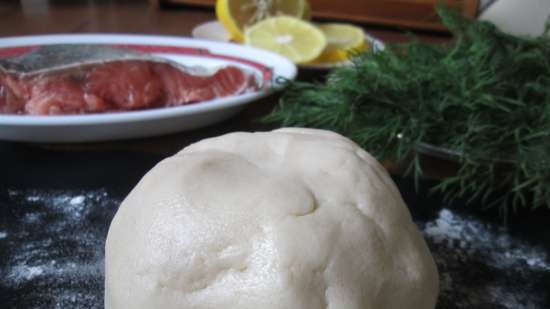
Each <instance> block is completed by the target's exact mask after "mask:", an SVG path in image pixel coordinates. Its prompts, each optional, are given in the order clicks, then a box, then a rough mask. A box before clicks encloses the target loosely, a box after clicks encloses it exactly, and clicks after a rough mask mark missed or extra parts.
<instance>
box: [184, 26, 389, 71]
mask: <svg viewBox="0 0 550 309" xmlns="http://www.w3.org/2000/svg"><path fill="white" fill-rule="evenodd" d="M191 35H192V36H193V37H194V38H197V39H204V40H211V41H218V42H229V40H230V36H229V33H228V32H227V30H225V28H224V27H223V25H222V24H221V23H220V22H218V21H215V20H214V21H208V22H204V23H202V24H199V25H197V26H196V27H195V28H194V29H193V32H192V33H191ZM365 37H366V39H367V41H368V42H369V43H370V45H371V46H372V48H373V49H374V50H375V51H378V50H383V49H384V46H385V45H384V43H383V42H382V41H380V40H379V39H376V38H375V37H373V36H371V35H369V34H368V33H365ZM349 63H350V62H349V61H344V62H340V63H327V64H300V65H298V66H299V67H300V69H306V70H330V69H333V68H335V67H339V66H343V65H347V64H349Z"/></svg>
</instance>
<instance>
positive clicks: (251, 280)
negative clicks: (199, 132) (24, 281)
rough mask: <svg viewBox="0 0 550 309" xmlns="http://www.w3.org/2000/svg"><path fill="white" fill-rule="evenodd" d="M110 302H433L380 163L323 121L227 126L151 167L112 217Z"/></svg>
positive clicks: (415, 242) (184, 305)
mask: <svg viewBox="0 0 550 309" xmlns="http://www.w3.org/2000/svg"><path fill="white" fill-rule="evenodd" d="M105 271H106V274H105V275H106V276H105V277H106V279H105V307H106V309H128V308H132V309H218V308H223V309H258V308H262V309H322V308H328V309H403V308H411V309H412V308H414V309H433V308H434V307H435V302H436V298H437V294H438V274H437V269H436V266H435V263H434V261H433V259H432V257H431V255H430V252H429V250H428V248H427V246H426V244H425V242H424V240H423V238H422V236H421V234H420V233H419V232H418V230H417V228H416V226H415V225H414V223H413V222H412V220H411V216H410V213H409V212H408V209H407V208H406V206H405V204H404V202H403V200H402V198H401V195H400V194H399V192H398V190H397V188H396V186H395V185H394V183H393V182H392V180H391V178H390V177H389V176H388V174H387V172H386V171H385V170H384V168H383V167H382V166H381V165H380V164H379V163H378V162H377V161H376V160H375V159H374V158H372V157H371V156H370V155H369V154H368V153H366V152H365V151H364V150H362V149H360V148H359V147H358V146H357V145H356V144H354V143H353V142H351V141H350V140H348V139H346V138H344V137H342V136H340V135H337V134H335V133H332V132H328V131H320V130H312V129H290V128H286V129H280V130H276V131H273V132H265V133H232V134H228V135H224V136H220V137H216V138H211V139H206V140H203V141H201V142H198V143H196V144H193V145H191V146H189V147H187V148H185V149H184V150H182V151H181V152H179V153H178V154H177V155H175V156H173V157H170V158H168V159H165V160H164V161H162V162H160V163H159V164H158V165H157V166H156V167H154V168H153V169H152V170H151V171H150V172H149V173H148V174H147V175H145V176H144V178H143V179H142V180H141V181H140V182H139V184H138V185H137V186H136V187H135V188H134V189H133V190H132V192H131V193H130V194H129V195H128V197H127V198H126V199H125V200H124V202H123V203H122V205H121V206H120V208H119V210H118V212H117V214H116V216H115V218H114V219H113V221H112V223H111V227H110V229H109V234H108V237H107V243H106V270H105Z"/></svg>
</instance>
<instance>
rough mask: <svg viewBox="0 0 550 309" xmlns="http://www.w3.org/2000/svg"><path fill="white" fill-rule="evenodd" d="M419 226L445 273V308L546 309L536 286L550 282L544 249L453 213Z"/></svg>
mask: <svg viewBox="0 0 550 309" xmlns="http://www.w3.org/2000/svg"><path fill="white" fill-rule="evenodd" d="M421 226H423V233H424V236H425V237H426V239H427V241H428V243H429V244H430V246H431V249H432V252H433V253H434V257H435V259H436V262H437V264H438V267H439V271H440V274H441V295H440V300H441V304H440V307H441V308H442V309H446V308H460V309H462V308H464V309H467V308H468V309H469V308H499V309H500V308H501V309H519V308H522V309H523V308H525V309H531V308H537V309H538V308H540V309H543V308H544V309H546V308H548V307H546V306H545V304H544V303H545V295H544V293H543V292H544V291H541V290H540V288H537V286H540V285H542V286H545V285H546V287H548V286H547V284H548V283H550V259H549V257H548V255H547V254H546V252H545V250H544V249H543V248H538V247H536V246H533V245H530V244H527V243H525V242H524V241H522V240H520V239H515V238H514V237H512V236H510V235H509V233H507V231H506V229H504V228H502V227H495V226H492V225H490V224H488V223H484V222H482V221H480V220H478V219H473V218H470V217H466V216H462V215H460V214H456V213H454V212H452V211H451V210H449V209H442V210H441V211H440V212H439V215H438V217H437V218H436V219H435V220H433V221H430V222H427V223H424V224H421ZM549 296H550V295H549Z"/></svg>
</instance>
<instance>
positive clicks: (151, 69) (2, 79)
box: [0, 60, 258, 115]
mask: <svg viewBox="0 0 550 309" xmlns="http://www.w3.org/2000/svg"><path fill="white" fill-rule="evenodd" d="M257 89H258V85H257V83H256V81H255V79H254V77H253V75H251V74H249V73H246V72H245V71H243V70H241V69H239V68H237V67H233V66H228V67H224V68H221V69H219V70H218V71H216V72H215V73H214V74H212V75H209V76H199V75H192V74H189V73H187V72H184V71H182V70H180V69H179V68H176V67H174V66H172V65H170V64H168V63H161V62H152V61H142V60H127V61H116V62H111V63H105V64H99V65H93V66H88V67H84V68H79V69H71V70H70V71H66V72H57V73H52V74H47V75H42V76H37V77H32V78H20V77H18V76H14V75H13V74H12V75H10V74H7V73H2V72H0V113H5V114H31V115H65V114H87V113H102V112H115V111H127V110H137V109H147V108H157V107H165V106H177V105H182V104H190V103H195V102H200V101H207V100H212V99H215V98H220V97H225V96H231V95H238V94H242V93H245V92H248V91H253V90H257Z"/></svg>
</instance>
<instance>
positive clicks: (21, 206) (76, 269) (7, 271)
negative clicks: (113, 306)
mask: <svg viewBox="0 0 550 309" xmlns="http://www.w3.org/2000/svg"><path fill="white" fill-rule="evenodd" d="M8 196H9V199H10V200H11V203H9V204H8V205H0V207H11V211H12V214H13V215H14V217H15V218H13V219H15V220H16V221H17V222H11V223H10V224H9V226H7V227H3V226H0V228H1V229H4V228H7V229H8V231H9V232H2V233H3V234H0V238H2V235H4V238H6V239H5V240H3V241H7V242H9V243H8V248H9V253H8V254H1V257H2V262H1V263H0V265H1V266H2V268H1V269H0V271H1V273H0V274H1V278H0V287H1V288H2V289H4V290H5V291H6V293H10V292H11V293H12V295H13V296H12V298H11V299H10V297H9V294H7V295H0V300H2V298H1V297H7V298H8V299H7V304H9V305H10V308H36V309H38V308H48V309H51V308H54V309H56V308H98V309H99V308H103V260H104V250H103V246H104V242H105V236H106V232H107V228H108V224H109V222H110V219H111V216H112V215H113V214H114V212H115V211H116V209H117V207H118V204H119V202H120V200H118V199H113V198H110V197H109V195H108V194H107V192H106V191H103V190H100V191H93V192H85V193H84V192H79V193H74V192H61V191H48V192H42V191H15V190H11V191H9V192H8ZM7 235H10V237H7ZM3 303H6V302H3Z"/></svg>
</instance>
